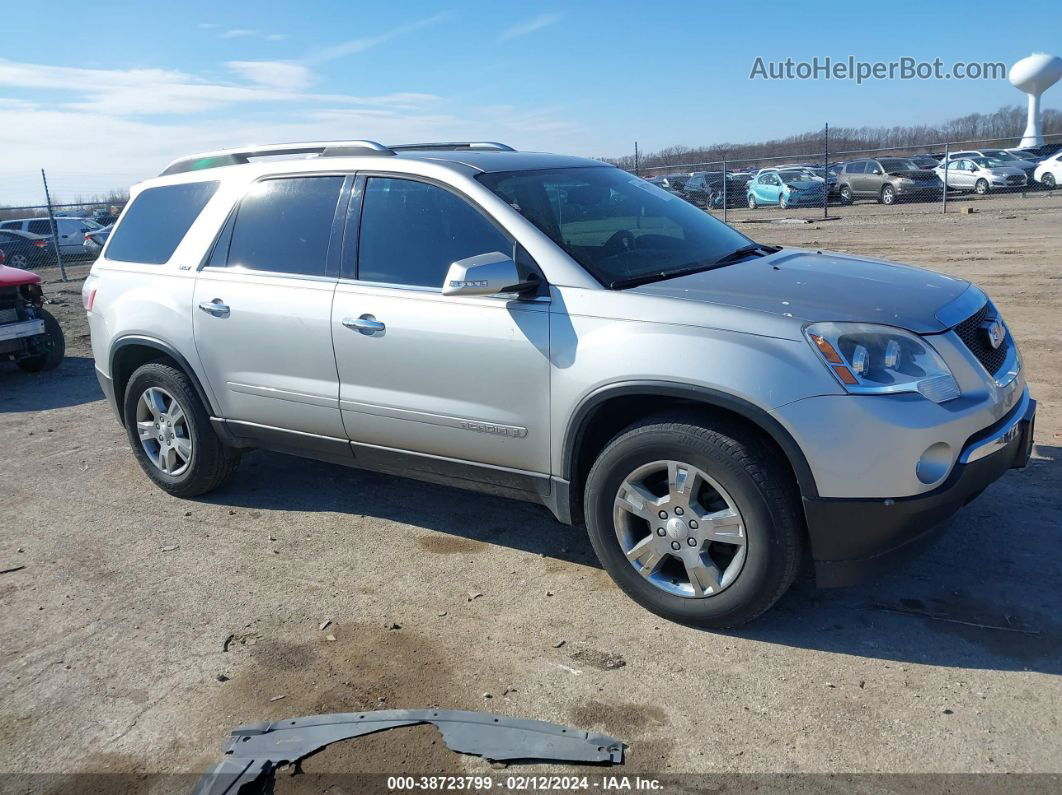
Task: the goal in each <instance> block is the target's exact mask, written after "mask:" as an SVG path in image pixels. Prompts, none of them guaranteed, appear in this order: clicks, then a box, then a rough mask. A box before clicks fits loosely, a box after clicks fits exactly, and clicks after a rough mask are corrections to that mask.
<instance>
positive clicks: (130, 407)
mask: <svg viewBox="0 0 1062 795" xmlns="http://www.w3.org/2000/svg"><path fill="white" fill-rule="evenodd" d="M149 387H161V388H162V389H164V390H166V391H167V392H169V393H170V394H171V395H172V396H173V397H174V398H175V399H176V400H177V402H178V403H179V404H180V405H181V408H182V409H183V410H184V414H185V417H186V423H187V428H188V436H189V438H190V439H191V442H192V455H191V461H190V463H189V465H188V466H187V468H186V469H185V470H184V471H183V472H181V473H180V474H179V475H171V474H169V473H167V472H163V471H162V470H161V469H159V468H158V466H156V465H155V464H154V463H152V461H151V460H150V459H149V458H148V456H147V453H146V452H145V451H144V447H143V445H142V444H141V442H140V438H139V436H138V434H137V424H136V423H137V402H138V401H139V400H140V396H141V395H142V394H143V393H144V391H145V390H146V389H148V388H149ZM122 416H123V417H124V418H125V427H126V432H127V434H128V436H129V445H130V447H132V448H133V455H134V456H136V460H137V463H139V464H140V468H141V469H143V470H144V472H145V473H146V474H147V476H148V477H149V478H151V480H152V481H154V483H155V485H157V486H158V487H159V488H161V489H162V490H163V491H165V492H167V493H169V494H172V495H173V496H174V497H197V496H199V495H200V494H206V493H207V492H210V491H213V490H214V489H216V488H218V487H219V486H221V485H223V484H224V483H225V482H226V481H228V480H229V479H230V478H231V477H232V476H233V474H234V473H235V472H236V469H237V467H238V466H239V463H240V454H239V453H238V452H237V451H235V450H233V449H231V448H228V447H226V446H225V445H224V444H222V442H221V439H219V438H218V436H217V434H216V433H214V428H213V426H212V425H211V424H210V415H209V414H208V412H207V410H206V407H205V406H204V405H203V402H202V401H201V400H200V399H199V395H198V393H197V392H196V390H195V387H194V386H193V384H192V381H191V379H189V377H188V376H187V375H185V373H184V372H182V371H181V370H179V369H177V368H176V367H174V366H173V365H172V364H170V363H168V362H166V361H152V362H148V363H147V364H145V365H142V366H140V367H138V368H137V369H136V371H134V373H133V375H132V376H131V377H130V378H129V383H128V385H127V386H126V388H125V398H124V400H123V403H122Z"/></svg>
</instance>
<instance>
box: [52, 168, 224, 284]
mask: <svg viewBox="0 0 1062 795" xmlns="http://www.w3.org/2000/svg"><path fill="white" fill-rule="evenodd" d="M217 189H218V183H217V182H188V183H184V184H182V185H164V186H162V187H158V188H148V189H147V190H145V191H142V192H141V193H140V194H139V195H138V196H137V197H136V198H135V199H134V200H133V204H132V205H131V206H130V207H129V209H128V210H127V211H126V213H125V218H123V219H122V223H121V224H120V225H119V226H118V228H117V229H116V230H115V232H114V234H113V235H112V236H111V240H110V246H109V247H108V248H107V259H112V260H120V261H122V262H143V263H148V264H151V265H161V264H162V263H164V262H166V261H168V260H169V258H170V257H172V256H173V252H174V251H175V250H176V249H177V245H178V244H179V243H180V242H181V240H183V239H184V236H185V233H187V232H188V228H189V227H190V226H191V225H192V223H193V222H194V221H195V219H196V218H198V217H199V213H200V212H201V211H202V209H203V207H205V206H206V203H207V202H208V201H210V197H211V196H213V195H214V192H215V191H216V190H217ZM31 231H32V230H31Z"/></svg>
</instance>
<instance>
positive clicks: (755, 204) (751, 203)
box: [748, 193, 759, 210]
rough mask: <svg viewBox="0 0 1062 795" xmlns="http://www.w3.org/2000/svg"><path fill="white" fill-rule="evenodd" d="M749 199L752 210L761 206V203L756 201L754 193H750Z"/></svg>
mask: <svg viewBox="0 0 1062 795" xmlns="http://www.w3.org/2000/svg"><path fill="white" fill-rule="evenodd" d="M748 200H749V209H750V210H755V209H756V208H757V207H759V204H757V203H756V197H755V196H754V195H753V194H751V193H750V194H749V195H748Z"/></svg>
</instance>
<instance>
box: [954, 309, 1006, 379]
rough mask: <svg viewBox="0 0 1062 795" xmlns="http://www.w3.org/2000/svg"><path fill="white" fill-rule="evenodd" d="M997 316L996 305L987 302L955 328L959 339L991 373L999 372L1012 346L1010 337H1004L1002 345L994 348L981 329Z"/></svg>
mask: <svg viewBox="0 0 1062 795" xmlns="http://www.w3.org/2000/svg"><path fill="white" fill-rule="evenodd" d="M996 316H997V313H996V311H995V307H994V306H992V304H991V303H987V304H985V305H984V306H982V307H981V308H980V309H978V310H977V311H976V312H974V313H973V314H972V315H970V317H968V318H966V320H964V321H962V323H960V324H959V325H957V326H956V327H955V329H954V331H955V333H956V334H958V335H959V339H961V340H962V342H963V344H964V345H965V346H966V347H967V348H969V349H970V353H972V354H973V355H974V356H975V357H977V361H979V362H980V363H981V365H982V366H983V367H984V368H985V369H986V370H987V371H988V372H989V373H990V374H991V375H995V374H996V373H998V372H999V369H1000V368H1001V367H1002V366H1003V362H1005V361H1006V359H1007V352H1008V350H1009V348H1010V340H1009V339H1004V340H1003V344H1002V345H1000V346H999V347H998V348H993V347H992V346H991V345H990V344H989V342H988V338H987V336H986V335H985V333H984V332H983V331H982V330H981V324H982V323H984V322H985V321H986V320H989V319H991V318H994V317H996Z"/></svg>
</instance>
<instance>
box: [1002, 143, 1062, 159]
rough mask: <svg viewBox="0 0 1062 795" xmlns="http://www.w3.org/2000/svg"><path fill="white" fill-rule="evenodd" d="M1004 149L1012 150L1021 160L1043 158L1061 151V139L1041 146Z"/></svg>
mask: <svg viewBox="0 0 1062 795" xmlns="http://www.w3.org/2000/svg"><path fill="white" fill-rule="evenodd" d="M1006 151H1008V152H1013V153H1014V154H1015V155H1017V156H1018V157H1021V158H1022V159H1023V160H1033V159H1037V160H1043V159H1045V158H1048V157H1051V156H1053V155H1056V154H1058V153H1059V152H1062V141H1055V142H1054V143H1050V144H1043V145H1042V146H1021V147H1013V148H1011V149H1007V150H1006Z"/></svg>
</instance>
